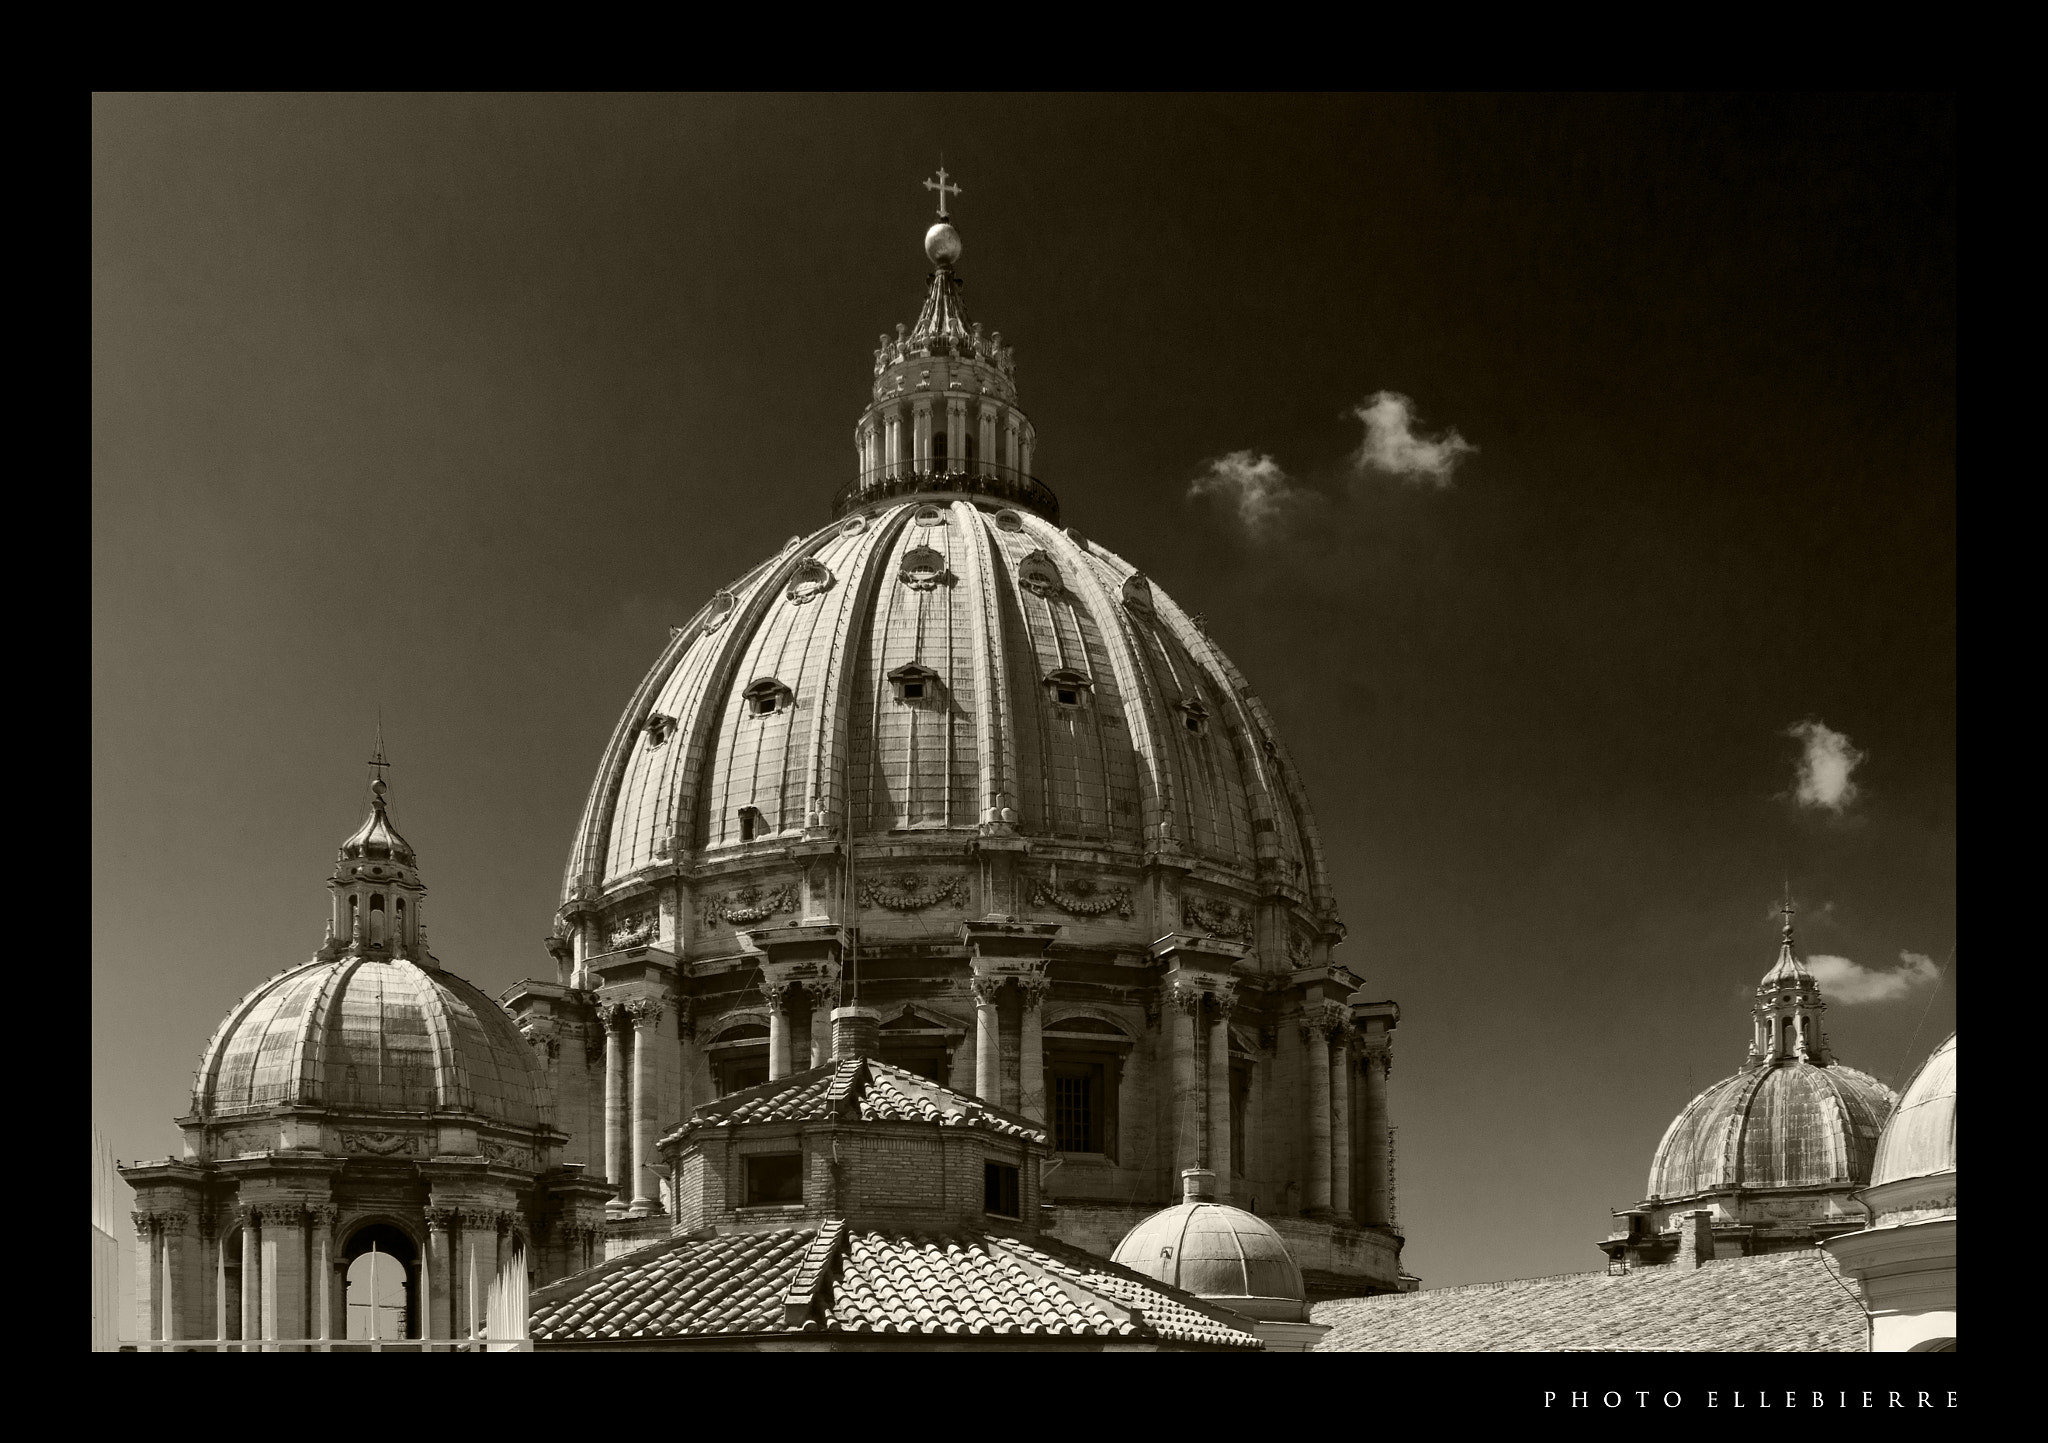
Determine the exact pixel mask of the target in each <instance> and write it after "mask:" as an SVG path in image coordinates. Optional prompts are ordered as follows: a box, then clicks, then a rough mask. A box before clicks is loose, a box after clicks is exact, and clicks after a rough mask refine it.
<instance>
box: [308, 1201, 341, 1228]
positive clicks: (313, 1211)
mask: <svg viewBox="0 0 2048 1443" xmlns="http://www.w3.org/2000/svg"><path fill="white" fill-rule="evenodd" d="M306 1217H307V1219H308V1220H309V1221H311V1222H312V1224H313V1225H314V1226H315V1227H320V1228H328V1229H332V1228H333V1226H334V1225H335V1224H336V1223H338V1222H340V1221H341V1209H340V1208H338V1207H335V1206H334V1205H333V1204H332V1203H318V1204H315V1205H314V1206H312V1207H309V1208H307V1209H306Z"/></svg>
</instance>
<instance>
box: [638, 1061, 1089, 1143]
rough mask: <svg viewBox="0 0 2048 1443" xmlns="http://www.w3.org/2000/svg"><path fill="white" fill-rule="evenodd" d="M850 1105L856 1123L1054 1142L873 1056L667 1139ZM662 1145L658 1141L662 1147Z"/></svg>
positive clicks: (740, 1104) (820, 1115)
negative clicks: (929, 1126) (928, 1126)
mask: <svg viewBox="0 0 2048 1443" xmlns="http://www.w3.org/2000/svg"><path fill="white" fill-rule="evenodd" d="M849 1104H851V1105H852V1107H853V1108H854V1109H855V1115H856V1116H857V1117H858V1118H859V1119H860V1120H861V1121H862V1122H933V1123H937V1124H938V1125H939V1126H941V1127H973V1128H979V1129H982V1130H984V1131H987V1132H993V1133H997V1134H999V1135H1001V1136H1004V1137H1021V1138H1025V1139H1027V1140H1029V1141H1032V1142H1036V1143H1038V1144H1039V1145H1041V1146H1049V1145H1050V1144H1051V1141H1052V1139H1051V1138H1050V1137H1049V1136H1048V1135H1047V1134H1046V1131H1045V1129H1044V1128H1043V1127H1042V1126H1040V1125H1039V1124H1038V1123H1035V1122H1033V1121H1032V1120H1031V1119H1030V1118H1027V1117H1020V1116H1019V1115H1017V1114H1016V1113H1013V1112H1005V1111H1004V1110H1003V1109H1001V1108H999V1107H991V1106H990V1105H989V1104H987V1103H986V1102H983V1101H982V1100H981V1099H980V1098H978V1097H969V1096H968V1095H967V1094H965V1093H961V1092H955V1091H954V1090H953V1089H952V1088H950V1087H947V1086H945V1085H944V1084H942V1083H937V1082H933V1081H932V1080H931V1079H930V1078H928V1077H921V1076H919V1075H918V1074H917V1073H915V1072H911V1071H908V1070H906V1069H904V1068H901V1067H897V1066H895V1065H894V1064H893V1063H888V1062H884V1061H882V1060H881V1059H880V1058H877V1057H863V1058H858V1059H849V1060H847V1061H844V1062H836V1063H829V1064H827V1065H826V1066H823V1067H813V1068H810V1069H808V1070H807V1071H804V1072H792V1073H790V1074H788V1075H787V1076H784V1077H778V1078H776V1079H775V1080H774V1081H772V1082H763V1083H759V1084H757V1085H756V1086H753V1087H749V1088H745V1089H743V1090H741V1091H739V1092H735V1093H731V1094H729V1095H727V1096H725V1097H721V1098H719V1099H718V1100H717V1101H716V1102H707V1103H705V1104H704V1105H703V1106H701V1107H699V1108H697V1109H696V1110H695V1111H694V1112H693V1113H692V1114H691V1116H690V1120H689V1121H688V1122H686V1123H685V1124H683V1126H682V1127H681V1128H679V1129H677V1130H676V1131H675V1132H673V1133H670V1134H669V1137H680V1136H681V1135H682V1134H684V1133H687V1132H689V1131H690V1130H691V1129H693V1128H697V1127H721V1126H726V1125H729V1124H738V1123H758V1122H823V1121H827V1120H829V1119H831V1118H834V1117H843V1116H845V1108H846V1107H847V1106H848V1105H849ZM667 1140H668V1139H667V1138H664V1139H663V1141H664V1142H666V1141H667Z"/></svg>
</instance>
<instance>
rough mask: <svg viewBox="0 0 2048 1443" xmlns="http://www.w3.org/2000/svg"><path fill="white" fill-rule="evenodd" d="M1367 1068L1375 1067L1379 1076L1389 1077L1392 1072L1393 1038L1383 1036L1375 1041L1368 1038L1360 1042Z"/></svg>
mask: <svg viewBox="0 0 2048 1443" xmlns="http://www.w3.org/2000/svg"><path fill="white" fill-rule="evenodd" d="M1361 1050H1362V1051H1363V1052H1364V1053H1365V1065H1366V1067H1367V1068H1373V1067H1377V1068H1378V1069H1379V1070H1380V1076H1381V1077H1383V1078H1385V1077H1391V1076H1393V1073H1394V1039H1393V1038H1391V1037H1383V1038H1381V1039H1379V1040H1377V1041H1372V1040H1368V1041H1366V1042H1365V1043H1363V1044H1362V1046H1361Z"/></svg>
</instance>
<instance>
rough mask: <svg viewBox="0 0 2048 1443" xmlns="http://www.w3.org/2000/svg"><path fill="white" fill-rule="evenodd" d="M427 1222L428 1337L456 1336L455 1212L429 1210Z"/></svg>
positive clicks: (426, 1312) (425, 1306)
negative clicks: (453, 1233)
mask: <svg viewBox="0 0 2048 1443" xmlns="http://www.w3.org/2000/svg"><path fill="white" fill-rule="evenodd" d="M426 1221H427V1267H426V1276H427V1296H426V1297H425V1299H423V1300H422V1302H423V1307H422V1308H421V1311H422V1313H423V1314H424V1315H425V1318H426V1324H427V1329H426V1336H428V1337H429V1338H452V1337H454V1336H455V1244H454V1240H453V1237H452V1236H451V1233H452V1229H453V1228H454V1226H455V1209H454V1208H446V1207H430V1208H428V1209H427V1210H426Z"/></svg>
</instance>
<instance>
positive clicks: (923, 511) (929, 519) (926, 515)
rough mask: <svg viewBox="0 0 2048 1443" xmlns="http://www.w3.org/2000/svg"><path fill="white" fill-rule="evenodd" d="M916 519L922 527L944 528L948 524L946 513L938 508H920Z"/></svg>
mask: <svg viewBox="0 0 2048 1443" xmlns="http://www.w3.org/2000/svg"><path fill="white" fill-rule="evenodd" d="M915 519H916V521H917V524H918V525H920V526H944V525H945V524H946V513H945V511H944V510H943V509H942V508H940V507H937V506H920V507H918V508H917V516H916V518H915Z"/></svg>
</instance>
